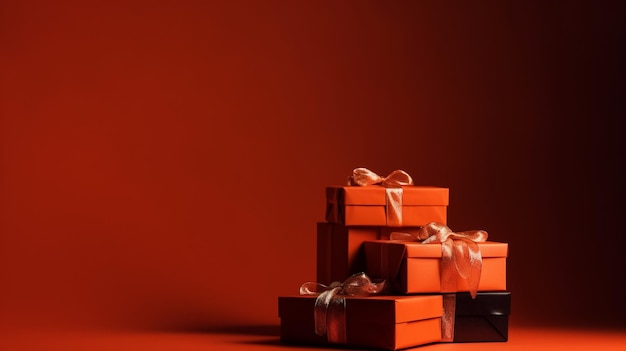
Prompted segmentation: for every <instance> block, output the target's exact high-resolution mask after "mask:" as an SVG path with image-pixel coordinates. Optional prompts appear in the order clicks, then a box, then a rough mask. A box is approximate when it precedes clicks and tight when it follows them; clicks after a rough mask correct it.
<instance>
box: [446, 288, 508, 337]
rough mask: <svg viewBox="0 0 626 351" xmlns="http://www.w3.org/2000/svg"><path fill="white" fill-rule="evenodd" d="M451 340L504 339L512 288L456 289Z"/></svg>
mask: <svg viewBox="0 0 626 351" xmlns="http://www.w3.org/2000/svg"><path fill="white" fill-rule="evenodd" d="M455 295H456V308H455V313H454V315H455V317H454V319H455V322H454V342H488V341H496V342H504V341H507V340H508V339H509V314H510V312H511V292H509V291H491V292H479V293H478V294H476V298H475V299H472V297H471V296H470V294H469V293H456V294H455Z"/></svg>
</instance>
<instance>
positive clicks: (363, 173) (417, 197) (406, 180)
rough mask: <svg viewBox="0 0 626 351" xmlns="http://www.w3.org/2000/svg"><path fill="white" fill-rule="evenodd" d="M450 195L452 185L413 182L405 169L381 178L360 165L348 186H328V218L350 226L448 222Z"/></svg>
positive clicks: (389, 225) (400, 225) (395, 225)
mask: <svg viewBox="0 0 626 351" xmlns="http://www.w3.org/2000/svg"><path fill="white" fill-rule="evenodd" d="M448 196H449V189H448V188H440V187H433V186H416V185H413V180H412V179H411V176H410V175H408V174H407V173H406V172H404V171H402V170H396V171H394V172H392V173H391V174H390V175H389V176H387V177H381V176H379V175H377V174H376V173H374V172H372V171H370V170H368V169H366V168H357V169H355V170H354V171H353V174H352V176H351V177H350V178H349V182H348V186H333V187H327V188H326V220H327V221H328V222H330V223H337V224H343V225H347V226H388V227H410V226H422V225H425V224H426V223H429V222H440V223H444V224H445V223H446V219H447V206H448Z"/></svg>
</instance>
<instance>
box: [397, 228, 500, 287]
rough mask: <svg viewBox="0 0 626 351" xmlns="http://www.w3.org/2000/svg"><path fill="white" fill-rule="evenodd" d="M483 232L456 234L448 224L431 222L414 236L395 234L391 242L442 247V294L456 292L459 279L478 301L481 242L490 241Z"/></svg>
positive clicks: (472, 231) (412, 234)
mask: <svg viewBox="0 0 626 351" xmlns="http://www.w3.org/2000/svg"><path fill="white" fill-rule="evenodd" d="M487 237H488V234H487V232H486V231H484V230H470V231H465V232H453V231H452V230H451V229H450V228H448V227H447V226H446V225H444V224H441V223H436V222H431V223H429V224H427V225H425V226H423V227H422V228H420V229H419V230H418V231H416V232H414V233H401V232H392V233H391V234H390V237H389V238H390V239H391V240H402V241H421V242H422V244H441V269H440V274H441V288H442V291H443V292H454V291H456V290H457V289H456V285H457V280H458V278H459V277H460V278H461V279H463V280H466V281H467V283H468V286H469V292H470V294H471V295H472V298H476V292H477V291H478V283H479V282H480V273H481V270H482V255H481V254H480V249H479V247H478V244H477V243H478V242H485V241H487Z"/></svg>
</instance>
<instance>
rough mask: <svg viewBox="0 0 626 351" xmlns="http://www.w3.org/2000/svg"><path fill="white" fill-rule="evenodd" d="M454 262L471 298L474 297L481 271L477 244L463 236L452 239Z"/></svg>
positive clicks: (480, 258)
mask: <svg viewBox="0 0 626 351" xmlns="http://www.w3.org/2000/svg"><path fill="white" fill-rule="evenodd" d="M454 263H455V268H456V271H457V272H458V275H459V277H460V278H461V279H464V280H466V281H467V285H468V287H469V289H468V290H469V292H470V294H471V295H472V298H476V292H477V291H478V283H479V282H480V274H481V271H482V255H481V253H480V248H479V247H478V244H476V243H475V242H474V241H472V240H469V239H465V238H457V239H456V240H454Z"/></svg>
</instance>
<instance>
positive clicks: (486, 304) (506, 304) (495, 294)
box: [454, 291, 511, 317]
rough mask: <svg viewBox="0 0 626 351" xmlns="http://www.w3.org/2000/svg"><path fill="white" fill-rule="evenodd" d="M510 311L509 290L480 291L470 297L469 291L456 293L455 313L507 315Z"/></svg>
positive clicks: (457, 314) (465, 314) (459, 314)
mask: <svg viewBox="0 0 626 351" xmlns="http://www.w3.org/2000/svg"><path fill="white" fill-rule="evenodd" d="M510 313H511V292H510V291H489V292H486V291H480V292H478V293H477V294H476V298H475V299H472V296H471V295H470V294H469V293H457V294H456V309H455V313H454V314H455V315H456V316H458V317H460V316H508V315H509V314H510Z"/></svg>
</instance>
